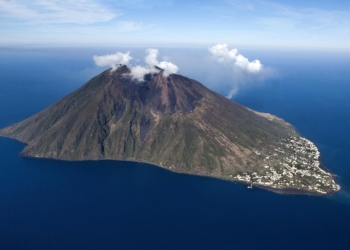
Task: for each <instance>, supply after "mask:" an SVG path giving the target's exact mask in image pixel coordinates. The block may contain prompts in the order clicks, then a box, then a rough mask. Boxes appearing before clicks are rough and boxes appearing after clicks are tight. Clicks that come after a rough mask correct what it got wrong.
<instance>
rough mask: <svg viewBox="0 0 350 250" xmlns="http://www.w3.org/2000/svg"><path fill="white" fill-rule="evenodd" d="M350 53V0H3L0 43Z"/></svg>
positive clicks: (0, 15)
mask: <svg viewBox="0 0 350 250" xmlns="http://www.w3.org/2000/svg"><path fill="white" fill-rule="evenodd" d="M218 43H226V44H228V45H229V46H230V47H237V48H239V49H242V48H278V49H290V50H298V49H302V50H332V51H333V50H337V51H338V50H339V51H350V2H349V1H345V0H338V1H332V2H330V1H326V0H319V1H315V0H312V1H307V2H305V1H292V0H286V1H283V3H281V2H280V1H276V0H271V1H268V0H252V1H249V2H247V1H242V0H215V1H213V0H203V1H191V2H187V1H184V0H177V1H176V0H165V1H161V2H158V1H154V0H132V1H125V0H120V1H111V0H76V1H72V0H65V1H57V0H53V1H50V2H48V1H44V0H36V1H33V2H32V1H31V2H29V1H24V0H17V1H3V0H2V1H0V46H1V47H3V46H5V47H7V46H10V47H11V46H34V47H36V46H37V47H39V46H40V47H57V46H58V47H61V46H63V47H67V46H70V47H77V46H78V47H95V46H101V47H109V46H118V47H122V46H123V47H124V46H129V47H180V48H184V47H190V48H195V47H211V46H213V45H215V44H218Z"/></svg>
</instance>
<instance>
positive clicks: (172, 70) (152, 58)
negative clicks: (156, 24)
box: [145, 49, 179, 77]
mask: <svg viewBox="0 0 350 250" xmlns="http://www.w3.org/2000/svg"><path fill="white" fill-rule="evenodd" d="M146 52H147V53H148V55H147V56H146V58H145V62H146V63H147V65H148V66H151V67H152V66H153V67H154V66H157V67H159V68H161V69H163V70H164V72H163V75H164V76H165V77H167V76H169V75H170V74H176V73H177V72H178V71H179V67H178V66H176V65H175V64H173V63H171V62H167V61H162V62H158V60H157V57H158V50H157V49H147V50H146Z"/></svg>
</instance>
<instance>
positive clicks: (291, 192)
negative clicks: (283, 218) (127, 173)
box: [0, 130, 341, 197]
mask: <svg viewBox="0 0 350 250" xmlns="http://www.w3.org/2000/svg"><path fill="white" fill-rule="evenodd" d="M0 137H3V138H9V139H14V140H16V141H18V142H20V143H22V144H24V145H28V144H27V143H25V142H22V141H20V140H18V139H15V138H11V137H9V136H5V135H3V134H1V130H0ZM19 156H20V157H24V158H30V159H39V160H55V161H65V162H84V161H119V162H134V163H141V164H148V165H152V166H155V167H159V168H162V169H164V170H167V171H170V172H172V173H177V174H185V175H192V176H201V177H208V178H214V179H219V180H223V181H228V182H232V183H238V184H243V185H247V186H249V185H252V187H253V188H254V187H256V188H259V189H263V190H267V191H270V192H274V193H277V194H280V195H308V196H322V197H327V196H332V195H334V194H336V193H337V192H339V191H340V190H341V189H339V190H338V191H334V192H330V193H326V194H322V193H316V192H315V193H313V192H309V191H303V190H298V189H276V188H272V187H269V186H264V185H259V184H254V183H247V182H244V181H239V180H232V179H229V178H225V177H218V176H211V175H201V174H192V173H186V172H178V171H174V170H171V169H169V168H166V167H164V166H161V165H158V164H155V163H152V162H148V161H144V160H128V159H114V158H100V159H85V160H66V159H59V158H48V157H35V156H27V155H25V156H24V155H21V153H20V154H19ZM320 168H321V169H322V170H324V171H327V172H329V173H330V174H331V175H332V176H336V175H334V174H333V173H332V172H331V171H329V170H328V169H327V168H326V167H325V166H324V165H323V164H320Z"/></svg>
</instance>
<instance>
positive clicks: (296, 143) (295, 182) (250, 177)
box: [231, 136, 340, 194]
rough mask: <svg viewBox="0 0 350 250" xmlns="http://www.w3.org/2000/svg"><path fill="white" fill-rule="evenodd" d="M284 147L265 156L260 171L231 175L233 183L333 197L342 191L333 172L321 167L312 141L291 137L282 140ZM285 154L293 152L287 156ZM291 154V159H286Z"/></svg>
mask: <svg viewBox="0 0 350 250" xmlns="http://www.w3.org/2000/svg"><path fill="white" fill-rule="evenodd" d="M280 144H281V147H282V148H284V150H283V149H282V148H281V147H278V148H275V149H274V151H275V152H274V153H273V154H272V155H263V154H262V153H260V152H257V151H255V154H256V155H257V156H259V157H264V159H263V162H265V163H266V164H264V165H263V166H262V168H261V171H260V172H259V173H258V172H253V173H242V174H238V175H236V176H232V177H231V178H233V179H234V180H237V181H240V182H245V183H247V184H249V185H250V186H249V187H250V188H251V187H252V186H254V185H256V186H261V187H269V188H276V189H279V190H286V191H292V190H294V191H300V192H306V193H315V194H330V193H334V192H336V191H339V190H340V186H339V185H338V184H336V183H335V181H334V180H333V177H332V175H331V174H330V173H327V172H326V171H324V170H323V169H322V168H321V167H320V161H319V158H320V153H319V151H318V149H317V147H316V146H315V145H314V144H313V143H312V142H311V141H309V140H307V139H305V138H302V137H296V136H291V137H289V138H287V139H284V140H281V141H280ZM285 151H288V152H291V153H289V154H286V152H285ZM286 155H288V156H286Z"/></svg>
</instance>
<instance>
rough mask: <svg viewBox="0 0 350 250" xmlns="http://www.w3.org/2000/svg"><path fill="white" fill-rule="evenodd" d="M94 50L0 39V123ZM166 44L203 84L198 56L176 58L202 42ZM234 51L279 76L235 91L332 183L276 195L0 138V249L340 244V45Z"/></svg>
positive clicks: (346, 99)
mask: <svg viewBox="0 0 350 250" xmlns="http://www.w3.org/2000/svg"><path fill="white" fill-rule="evenodd" d="M135 50H136V49H135ZM140 51H141V52H142V50H140ZM105 52H108V53H112V52H114V50H112V51H111V50H107V49H106V51H103V50H76V49H72V50H68V49H65V50H58V49H57V50H54V49H47V50H43V49H40V50H39V49H38V50H35V49H30V50H29V49H22V50H21V49H0V58H1V60H0V127H4V126H7V125H10V124H12V123H15V122H18V121H21V120H22V119H24V118H27V117H28V116H30V115H32V114H34V113H36V112H38V111H40V110H41V109H43V108H45V107H47V106H48V105H50V104H52V103H53V102H55V101H57V100H59V99H60V98H61V97H63V96H64V95H66V94H67V93H69V92H71V91H73V90H74V89H76V88H78V87H79V86H81V85H82V84H83V83H85V82H86V81H87V80H88V79H89V78H90V77H92V76H94V75H96V74H98V73H99V72H100V71H101V69H97V68H96V67H95V66H94V65H93V62H92V60H91V57H92V55H94V54H100V53H105ZM135 53H138V52H137V51H136V52H135ZM167 53H168V54H170V56H172V58H173V60H174V62H175V63H176V64H178V65H179V67H180V72H179V73H180V74H184V75H187V76H190V77H192V78H195V79H196V80H199V81H200V82H202V83H204V84H206V79H207V78H206V77H205V76H206V75H205V74H202V72H204V71H205V72H207V71H208V65H206V64H205V63H204V62H203V63H202V65H195V66H194V64H193V63H191V65H187V64H186V62H185V61H186V60H180V59H179V58H181V56H180V55H182V56H185V55H186V56H188V57H191V58H190V59H189V60H188V61H190V62H193V61H194V59H193V58H196V57H199V56H204V55H206V54H205V51H204V50H203V51H200V50H198V51H191V53H192V54H191V53H189V52H188V51H185V50H168V51H167ZM243 54H244V55H247V56H248V57H249V58H250V59H255V58H257V59H260V60H261V62H262V63H263V64H264V65H266V66H270V67H272V68H274V70H275V71H276V72H278V74H276V75H275V77H274V78H270V79H268V80H266V81H265V83H264V84H259V86H255V87H254V86H250V87H249V88H248V87H247V88H244V87H243V88H242V89H241V91H240V92H239V94H238V95H237V96H236V97H234V99H235V101H237V102H239V103H241V104H243V105H245V106H248V107H250V108H253V109H255V110H258V111H263V112H269V113H272V114H275V115H277V116H280V117H282V118H283V119H285V120H286V121H288V122H290V123H292V124H293V125H294V126H295V127H296V128H297V129H298V131H299V132H300V133H301V135H303V136H304V137H306V138H308V139H310V140H312V141H313V142H315V143H316V145H317V146H318V147H319V149H320V151H321V155H322V163H323V164H324V165H325V166H326V167H327V168H328V169H330V170H331V171H332V172H333V173H334V174H336V175H337V176H338V177H337V178H336V179H337V181H338V182H339V183H340V184H341V186H342V190H341V192H339V193H338V194H336V195H334V196H331V197H314V196H300V195H279V194H275V193H272V192H268V191H264V190H260V189H256V188H255V189H252V190H250V189H247V187H246V186H245V185H241V184H235V183H231V182H226V181H221V180H216V179H212V178H204V177H197V176H189V175H182V174H176V173H172V172H169V171H167V170H163V169H160V168H158V167H155V166H152V165H147V164H138V163H131V162H119V161H98V162H63V161H53V160H38V159H27V158H21V157H19V156H18V154H19V152H20V151H21V150H22V149H23V147H24V146H25V145H24V144H22V143H19V142H17V141H14V140H11V139H7V138H1V137H0V249H6V250H7V249H28V250H29V249H33V250H34V249H35V250H41V249H45V250H47V249H350V195H349V194H350V129H349V128H350V115H349V114H350V68H349V65H350V54H349V53H348V54H341V53H335V52H333V53H325V52H323V53H319V52H318V53H316V52H313V53H311V52H307V53H305V52H283V51H265V52H261V51H245V52H244V53H243ZM207 85H210V84H207ZM210 87H211V88H212V89H214V90H216V91H218V92H220V93H222V94H227V92H228V91H229V89H227V87H226V88H225V84H222V85H221V84H218V85H217V86H215V85H210Z"/></svg>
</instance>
